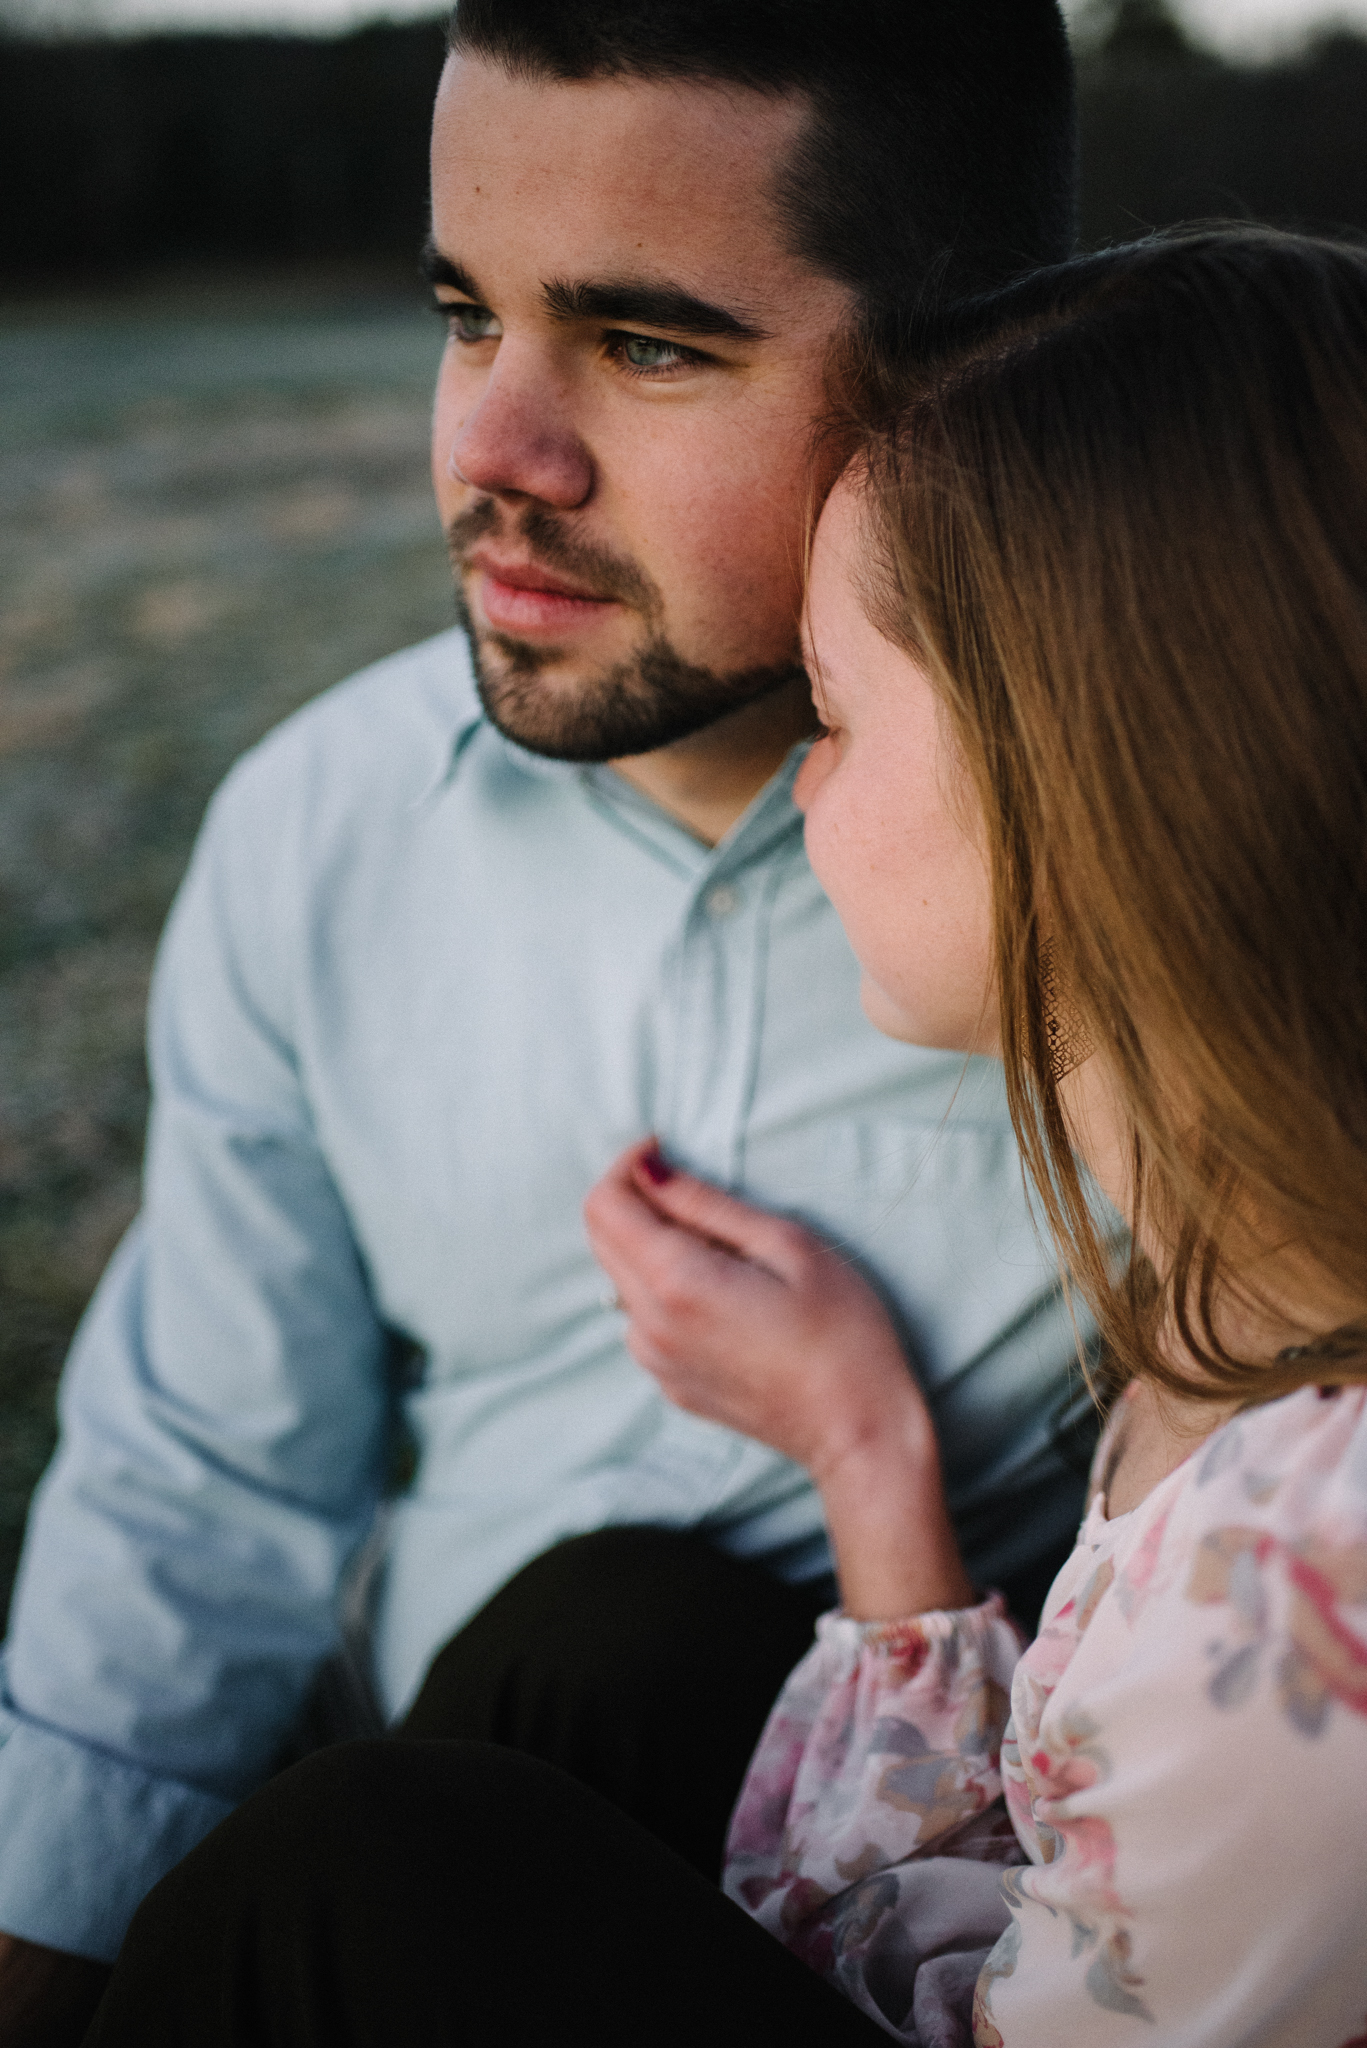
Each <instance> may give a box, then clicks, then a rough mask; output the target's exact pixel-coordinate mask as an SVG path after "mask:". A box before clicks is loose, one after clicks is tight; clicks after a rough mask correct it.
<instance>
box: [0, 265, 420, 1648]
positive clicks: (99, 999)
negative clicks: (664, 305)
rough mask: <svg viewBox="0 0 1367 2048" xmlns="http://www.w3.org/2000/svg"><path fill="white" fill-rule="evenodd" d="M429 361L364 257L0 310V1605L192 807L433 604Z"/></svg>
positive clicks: (102, 1223) (98, 1254) (135, 1068)
mask: <svg viewBox="0 0 1367 2048" xmlns="http://www.w3.org/2000/svg"><path fill="white" fill-rule="evenodd" d="M437 353H438V337H437V334H436V331H435V323H433V322H432V321H431V319H430V317H429V316H428V315H427V314H426V312H425V311H424V309H423V304H422V295H421V290H420V288H419V287H418V285H417V284H416V283H413V284H411V285H410V284H409V283H408V281H407V279H406V278H404V277H402V276H400V277H398V278H395V277H391V276H389V275H387V274H385V275H381V274H376V273H353V274H348V275H343V274H339V273H332V274H327V275H322V274H314V275H309V276H298V275H295V276H291V277H288V278H285V277H280V278H275V279H271V278H265V277H261V276H254V277H247V278H226V277H219V278H215V279H212V280H204V279H193V278H183V279H179V280H162V281H161V282H160V283H159V284H157V285H149V286H146V287H144V288H142V289H140V290H136V291H134V290H129V291H127V292H124V293H120V294H114V295H106V296H103V297H101V298H100V299H98V300H91V301H89V302H84V303H83V302H78V301H74V300H73V301H68V302H64V303H60V304H58V303H55V302H47V303H39V302H32V303H28V304H22V305H19V306H17V307H16V306H14V305H11V306H10V307H8V308H7V309H5V310H4V311H3V312H0V1611H2V1610H3V1607H4V1606H5V1605H7V1603H8V1588H9V1583H10V1578H11V1574H12V1571H13V1566H14V1561H15V1558H16V1556H17V1553H18V1546H19V1541H20V1536H21V1532H22V1525H23V1517H24V1512H25V1508H26V1505H27V1501H28V1497H29V1494H30V1491H31V1489H32V1486H33V1483H34V1481H35V1479H36V1478H37V1476H38V1474H39V1472H40V1471H41V1469H42V1466H43V1464H44V1463H45V1461H46V1459H47V1457H48V1454H49V1452H50V1449H51V1445H52V1441H53V1434H54V1421H53V1392H54V1387H55V1383H56V1378H57V1373H58V1370H59V1368H60V1364H61V1360H62V1357H63V1354H64V1352H65V1350H66V1346H67V1343H68V1341H69V1339H70V1335H71V1332H72V1330H73V1328H74V1326H75V1323H76V1321H77V1318H78V1317H79V1315H80V1312H81V1309H82V1307H83V1306H84V1304H85V1301H86V1300H87V1298H88V1296H89V1294H90V1290H91V1288H92V1287H93V1286H94V1284H95V1281H96V1279H97V1278H98V1276H99V1273H100V1271H101V1268H102V1267H103V1265H104V1262H105V1259H106V1258H107V1256H108V1254H109V1252H110V1250H111V1248H112V1247H113V1245H114V1244H115V1242H116V1241H117V1239H118V1237H119V1234H120V1232H121V1231H122V1230H123V1229H124V1227H125V1225H126V1224H127V1222H128V1219H129V1218H130V1216H131V1215H132V1213H133V1210H134V1208H135V1206H136V1203H137V1194H138V1172H139V1158H140V1152H141V1145H142V1130H143V1120H144V1115H145V1110H146V1074H145V1069H144V1063H143V1050H142V1023H143V1005H144V1001H145V997H146V988H147V977H148V971H149V968H150V966H151V960H152V952H153V948H154V945H155V942H156V936H157V932H158V930H159V928H160V925H161V922H162V919H163V917H164V915H165V912H166V908H167V905H168V903H169V901H170V898H171V895H172V893H173V891H174V889H175V887H176V883H177V881H178V879H179V877H180V874H181V871H182V869H183V868H184V865H185V861H186V857H187V855H188V853H189V850H190V846H191V843H192V840H193V837H194V833H195V829H196V826H197V824H198V822H199V819H200V816H201V814H202V812H203V809H204V805H205V802H206V800H207V798H208V796H209V794H210V792H211V791H212V789H213V787H214V785H215V784H216V782H217V781H218V780H219V778H220V777H221V775H222V774H223V772H224V770H225V769H226V768H227V767H228V765H229V763H230V762H231V761H232V760H233V759H234V758H235V757H236V755H238V754H239V753H241V751H242V750H243V748H244V747H247V746H249V745H250V744H251V743H252V741H253V740H255V739H256V738H258V737H259V736H260V734H261V733H263V732H265V731H266V730H267V728H268V727H269V726H271V725H273V724H274V723H275V722H276V721H277V720H278V719H279V718H281V717H283V716H284V715H285V714H286V713H287V712H288V711H290V710H292V709H293V708H294V706H295V705H297V704H299V703H301V702H302V701H303V700H304V699H305V698H307V697H310V696H312V695H314V694H315V693H316V692H317V691H319V690H321V689H324V688H326V686H327V685H328V684H329V683H332V682H335V681H337V680H338V679H339V678H340V677H342V676H344V675H346V674H347V673H349V672H350V671H351V670H353V669H355V668H358V667H360V666H361V665H362V664H363V663H365V662H367V661H370V660H372V659H374V658H375V657H376V656H378V655H381V654H384V653H387V652H389V651H390V650H391V649H393V648H395V647H399V646H402V645H404V644H405V643H406V642H408V641H412V640H416V639H420V638H422V637H423V636H424V635H426V634H428V633H432V632H436V631H439V630H440V629H441V628H442V627H443V626H445V625H448V624H449V623H450V618H451V607H450V584H449V578H448V573H447V567H446V560H445V555H444V551H443V548H442V543H441V537H440V533H439V531H438V527H437V523H436V516H435V513H434V511H433V508H432V503H431V495H430V489H429V486H428V482H427V456H426V437H427V414H428V407H429V399H430V386H431V379H432V374H433V371H434V368H435V364H436V358H437Z"/></svg>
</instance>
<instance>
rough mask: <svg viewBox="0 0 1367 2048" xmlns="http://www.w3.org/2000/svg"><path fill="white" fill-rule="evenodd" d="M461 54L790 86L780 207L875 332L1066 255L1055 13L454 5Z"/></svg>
mask: <svg viewBox="0 0 1367 2048" xmlns="http://www.w3.org/2000/svg"><path fill="white" fill-rule="evenodd" d="M450 43H451V48H452V49H453V50H454V51H457V52H460V53H462V54H468V55H470V56H479V57H484V58H487V59H490V60H493V61H495V62H498V63H501V64H503V65H505V66H506V67H507V68H508V69H509V70H510V71H511V72H513V73H514V74H516V75H522V76H525V77H532V78H551V79H576V78H599V77H611V76H618V77H638V78H657V79H668V78H674V79H690V78H691V79H699V80H712V81H716V82H719V83H723V84H730V85H742V86H749V87H751V88H753V89H754V90H756V91H759V92H764V93H788V92H797V93H803V94H805V95H806V96H807V97H808V99H809V100H810V102H811V105H812V109H813V120H812V122H811V125H810V126H809V127H808V129H807V130H806V132H805V134H804V136H803V139H802V141H801V142H800V143H799V145H798V147H797V149H796V150H795V151H794V153H793V156H792V158H791V160H790V161H789V162H788V163H787V164H786V165H784V166H782V168H781V170H780V172H779V176H778V180H777V198H778V202H779V205H780V208H781V210H782V213H783V215H784V217H785V218H786V220H787V221H788V223H789V226H790V230H791V234H792V242H793V246H794V248H795V249H796V250H797V252H798V253H799V254H800V255H802V256H804V257H805V258H806V259H807V260H808V261H809V262H811V263H812V264H814V265H815V267H816V268H817V269H818V270H819V271H821V272H822V273H823V274H824V275H826V276H828V277H833V278H837V279H839V280H840V282H841V283H843V284H847V285H849V286H851V287H852V288H853V290H854V292H855V293H856V295H857V297H858V299H859V302H860V305H861V308H862V312H863V315H864V322H865V324H866V326H867V327H868V328H869V329H870V330H872V331H882V332H883V333H884V334H888V333H889V330H890V329H891V331H893V332H895V331H896V330H897V329H898V328H900V327H901V326H902V325H903V323H904V321H905V320H906V319H907V317H908V316H909V315H910V314H911V313H912V312H913V311H914V309H915V308H916V306H917V305H918V303H921V304H923V303H924V300H925V298H926V296H927V294H933V295H934V296H935V297H939V296H940V294H941V293H947V294H950V295H952V296H954V297H958V296H960V295H961V294H964V293H969V292H977V291H981V290H983V289H984V288H990V287H992V286H994V285H999V284H1002V283H1004V282H1005V281H1006V280H1007V279H1009V278H1012V277H1015V276H1017V275H1018V274H1019V273H1020V272H1021V271H1023V270H1028V269H1030V268H1031V267H1033V266H1034V265H1036V264H1040V263H1052V262H1056V261H1057V260H1059V259H1060V258H1061V257H1064V256H1066V255H1067V254H1068V253H1069V251H1070V250H1071V248H1072V244H1073V235H1074V214H1075V194H1076V160H1077V142H1076V124H1075V116H1074V106H1073V74H1072V62H1071V58H1070V56H1069V50H1068V40H1067V36H1066V33H1065V31H1064V27H1063V22H1062V19H1061V17H1060V15H1059V10H1058V5H1057V0H854V5H852V6H847V7H839V6H836V5H833V4H832V0H459V5H458V7H457V9H456V12H455V14H454V15H453V16H452V19H451V27H450Z"/></svg>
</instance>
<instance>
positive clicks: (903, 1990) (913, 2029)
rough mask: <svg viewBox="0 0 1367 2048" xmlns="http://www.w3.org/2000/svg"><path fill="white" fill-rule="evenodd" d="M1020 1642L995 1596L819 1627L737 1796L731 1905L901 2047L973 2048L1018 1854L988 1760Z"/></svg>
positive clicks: (836, 1618)
mask: <svg viewBox="0 0 1367 2048" xmlns="http://www.w3.org/2000/svg"><path fill="white" fill-rule="evenodd" d="M1021 1648H1022V1640H1021V1637H1020V1635H1019V1634H1018V1632H1017V1630H1016V1628H1015V1626H1014V1624H1013V1623H1012V1622H1011V1621H1009V1620H1008V1618H1007V1615H1006V1611H1005V1608H1004V1605H1003V1603H1002V1601H1001V1600H1000V1598H999V1597H997V1596H994V1597H993V1598H992V1599H990V1600H988V1601H987V1602H985V1603H984V1604H983V1605H982V1606H981V1607H976V1608H970V1609H966V1610H964V1611H962V1612H959V1613H936V1614H923V1615H920V1616H918V1617H917V1618H916V1619H915V1620H914V1621H906V1622H899V1623H895V1624H876V1623H864V1622H856V1621H852V1620H851V1619H849V1617H847V1616H843V1615H839V1614H835V1615H826V1616H824V1617H823V1619H822V1620H821V1621H820V1622H819V1623H818V1625H817V1640H816V1643H815V1645H814V1646H813V1648H812V1650H811V1651H810V1653H809V1654H808V1656H807V1657H806V1658H805V1659H804V1660H803V1662H802V1663H801V1664H799V1665H798V1667H797V1669H796V1670H795V1671H794V1672H793V1674H792V1676H791V1677H790V1678H789V1680H788V1682H787V1684H786V1685H785V1687H784V1689H783V1692H782V1693H781V1694H780V1696H779V1699H778V1701H777V1703H776V1705H775V1707H774V1711H773V1713H772V1715H771V1716H770V1719H769V1722H768V1725H767V1727H766V1729H765V1731H764V1734H763V1736H762V1737H761V1739H760V1743H759V1747H758V1748H757V1750H756V1752H755V1755H754V1758H753V1760H752V1762H751V1765H750V1770H749V1773H748V1775H747V1777H746V1780H745V1784H744V1786H743V1788H742V1790H741V1795H740V1799H739V1801H738V1803H737V1806H736V1811H735V1815H734V1817H733V1819H732V1823H731V1832H730V1838H729V1841H728V1844H727V1864H726V1875H725V1880H724V1882H725V1889H726V1891H727V1892H728V1893H729V1895H730V1896H731V1897H732V1898H734V1899H735V1900H737V1901H738V1903H739V1904H741V1905H742V1906H744V1907H745V1908H746V1909H747V1911H749V1912H750V1913H751V1914H753V1916H754V1917H755V1918H756V1919H757V1920H758V1921H759V1922H760V1923H761V1925H763V1926H765V1927H767V1928H768V1929H769V1931H770V1932H771V1933H772V1934H774V1935H775V1936H777V1938H778V1939H779V1940H780V1941H782V1942H784V1943H785V1944H786V1946H787V1947H789V1948H791V1949H792V1950H793V1951H794V1953H795V1954H797V1955H798V1956H800V1957H801V1958H802V1960H803V1961H804V1962H806V1963H807V1964H808V1965H809V1966H810V1967H811V1968H813V1969H815V1970H817V1971H818V1972H819V1973H820V1974H821V1975H822V1976H823V1977H826V1978H827V1979H828V1980H829V1981H830V1982H831V1983H833V1984H834V1985H835V1986H836V1987H837V1989H839V1990H840V1991H842V1992H843V1993H844V1994H845V1996H846V1997H847V1998H849V1999H850V2000H851V2001H852V2003H853V2004H855V2005H857V2006H859V2007H860V2008H861V2010H863V2011H864V2012H866V2013H868V2015H869V2016H870V2018H872V2019H874V2020H876V2021H877V2022H878V2024H879V2025H880V2026H881V2027H882V2028H883V2029H884V2030H885V2032H887V2033H889V2034H891V2035H892V2037H893V2038H894V2039H895V2040H898V2041H903V2042H906V2043H907V2044H908V2048H940V2044H942V2043H944V2044H947V2043H950V2042H957V2041H961V2040H965V2039H967V2033H966V2025H967V2014H968V2009H969V2007H970V2006H971V2004H972V1999H973V1987H974V1984H975V1982H976V1980H977V1977H978V1974H979V1971H980V1970H981V1968H982V1966H983V1963H984V1961H985V1959H986V1957H987V1955H988V1952H989V1951H990V1950H991V1949H992V1947H993V1945H994V1943H995V1942H996V1941H997V1939H998V1937H999V1936H1000V1935H1001V1934H1002V1933H1003V1931H1004V1930H1005V1929H1006V1928H1007V1926H1008V1925H1009V1915H1008V1912H1007V1908H1006V1906H1005V1904H1004V1902H1003V1898H1002V1888H1001V1876H1002V1866H1003V1864H1009V1863H1013V1862H1018V1861H1019V1860H1020V1858H1021V1855H1022V1852H1021V1850H1020V1847H1019V1845H1018V1843H1017V1840H1016V1837H1015V1835H1014V1833H1013V1831H1012V1828H1011V1823H1010V1821H1009V1819H1008V1818H1007V1816H1006V1813H1005V1810H1004V1808H1003V1805H1002V1801H1001V1797H1000V1795H1001V1789H1002V1787H1001V1773H1000V1753H1001V1743H1002V1734H1003V1729H1004V1727H1005V1725H1006V1720H1007V1715H1008V1711H1009V1692H1010V1686H1011V1678H1012V1673H1013V1671H1014V1669H1015V1666H1016V1663H1017V1660H1018V1659H1019V1657H1020V1654H1021Z"/></svg>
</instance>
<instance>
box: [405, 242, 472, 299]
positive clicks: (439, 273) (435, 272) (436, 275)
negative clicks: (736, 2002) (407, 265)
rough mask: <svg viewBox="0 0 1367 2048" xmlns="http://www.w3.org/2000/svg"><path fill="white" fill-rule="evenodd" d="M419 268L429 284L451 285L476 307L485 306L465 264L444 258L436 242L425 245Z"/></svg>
mask: <svg viewBox="0 0 1367 2048" xmlns="http://www.w3.org/2000/svg"><path fill="white" fill-rule="evenodd" d="M418 268H419V270H421V272H422V274H423V276H424V277H425V278H426V279H427V282H428V283H429V284H447V285H450V287H451V289H452V291H454V292H463V293H464V294H465V296H466V298H467V299H473V300H474V301H475V304H476V305H478V306H482V305H483V304H484V301H483V299H482V298H481V297H480V293H479V287H478V286H477V285H476V283H475V281H474V279H473V278H472V277H471V275H470V273H469V271H468V270H467V269H466V268H465V266H464V264H462V263H457V262H456V261H455V260H454V258H453V257H450V256H443V255H442V253H441V250H440V249H439V248H438V247H437V245H436V243H435V242H426V243H424V245H423V250H422V254H421V255H420V256H419V258H418Z"/></svg>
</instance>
